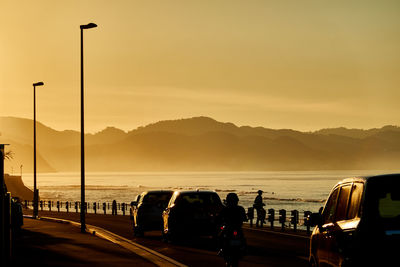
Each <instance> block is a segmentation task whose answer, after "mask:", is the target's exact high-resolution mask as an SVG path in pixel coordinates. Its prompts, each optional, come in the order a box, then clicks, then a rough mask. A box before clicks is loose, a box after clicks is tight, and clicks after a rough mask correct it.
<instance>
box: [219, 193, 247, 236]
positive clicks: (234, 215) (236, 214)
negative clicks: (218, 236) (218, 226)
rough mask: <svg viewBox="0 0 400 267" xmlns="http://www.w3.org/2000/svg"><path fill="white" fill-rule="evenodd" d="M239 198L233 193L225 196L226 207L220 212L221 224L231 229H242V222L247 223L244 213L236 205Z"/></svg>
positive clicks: (240, 207) (242, 209)
mask: <svg viewBox="0 0 400 267" xmlns="http://www.w3.org/2000/svg"><path fill="white" fill-rule="evenodd" d="M238 203H239V197H238V196H237V195H236V194H235V193H229V194H228V195H227V196H226V206H225V207H224V208H223V209H222V210H221V214H220V216H221V222H222V224H223V225H225V226H228V227H232V228H242V225H243V222H244V221H247V217H246V211H245V209H244V208H243V207H242V206H239V205H238Z"/></svg>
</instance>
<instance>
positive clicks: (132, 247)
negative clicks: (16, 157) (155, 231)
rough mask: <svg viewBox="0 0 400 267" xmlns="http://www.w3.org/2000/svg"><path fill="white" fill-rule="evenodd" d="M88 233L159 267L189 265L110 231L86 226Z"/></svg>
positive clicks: (50, 219) (44, 218)
mask: <svg viewBox="0 0 400 267" xmlns="http://www.w3.org/2000/svg"><path fill="white" fill-rule="evenodd" d="M24 218H29V219H34V218H33V216H29V215H24ZM38 219H39V220H42V221H49V222H56V223H63V224H70V225H73V226H76V227H79V228H80V227H81V224H80V223H78V222H74V221H70V220H64V219H59V218H52V217H40V218H38ZM86 232H87V233H89V234H92V235H96V236H98V237H100V238H103V239H105V240H107V241H110V242H112V243H114V244H117V245H119V246H121V247H123V248H125V249H127V250H129V251H131V252H133V253H135V254H137V255H139V256H141V257H142V258H144V259H146V260H148V261H150V262H152V263H154V264H155V265H157V266H167V267H169V266H171V267H172V266H178V267H187V265H185V264H182V263H180V262H178V261H176V260H174V259H171V258H169V257H167V256H165V255H162V254H160V253H158V252H157V251H154V250H152V249H150V248H147V247H145V246H142V245H140V244H138V243H135V242H133V241H131V240H129V239H126V238H124V237H122V236H119V235H117V234H114V233H112V232H110V231H107V230H105V229H103V228H100V227H97V226H93V225H89V224H86Z"/></svg>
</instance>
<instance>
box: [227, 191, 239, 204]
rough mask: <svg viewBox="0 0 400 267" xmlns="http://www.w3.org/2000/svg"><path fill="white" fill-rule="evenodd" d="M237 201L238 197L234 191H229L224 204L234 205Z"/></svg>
mask: <svg viewBox="0 0 400 267" xmlns="http://www.w3.org/2000/svg"><path fill="white" fill-rule="evenodd" d="M238 202H239V197H238V196H237V194H236V193H229V194H228V195H227V196H226V204H227V205H228V206H236V205H237V204H238Z"/></svg>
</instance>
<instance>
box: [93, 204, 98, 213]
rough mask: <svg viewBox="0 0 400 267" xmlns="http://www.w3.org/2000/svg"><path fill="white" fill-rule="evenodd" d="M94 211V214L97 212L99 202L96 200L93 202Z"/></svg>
mask: <svg viewBox="0 0 400 267" xmlns="http://www.w3.org/2000/svg"><path fill="white" fill-rule="evenodd" d="M93 212H94V214H97V204H96V202H93Z"/></svg>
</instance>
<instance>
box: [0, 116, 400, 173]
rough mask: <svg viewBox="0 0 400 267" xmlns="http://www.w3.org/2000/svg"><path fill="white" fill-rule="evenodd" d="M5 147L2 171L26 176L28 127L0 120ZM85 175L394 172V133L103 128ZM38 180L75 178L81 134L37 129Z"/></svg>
mask: <svg viewBox="0 0 400 267" xmlns="http://www.w3.org/2000/svg"><path fill="white" fill-rule="evenodd" d="M0 143H6V144H10V146H8V147H7V149H8V150H11V151H12V154H13V158H12V159H11V160H7V161H6V170H7V171H10V168H11V167H12V168H13V169H14V171H15V172H17V169H19V168H20V166H21V165H23V168H24V170H25V172H31V171H30V170H32V169H33V167H32V162H33V147H32V146H33V122H32V120H30V119H23V118H15V117H0ZM85 144H86V148H85V150H86V157H85V162H86V170H87V171H98V172H105V171H265V170H344V169H385V170H387V169H398V166H399V164H398V163H399V160H400V128H399V127H397V126H384V127H382V128H374V129H368V130H363V129H347V128H343V127H341V128H330V129H321V130H318V131H314V132H301V131H295V130H291V129H268V128H263V127H250V126H241V127H238V126H236V125H235V124H233V123H223V122H218V121H216V120H214V119H212V118H208V117H194V118H187V119H179V120H168V121H160V122H156V123H153V124H149V125H147V126H143V127H139V128H137V129H134V130H132V131H128V132H125V131H123V130H120V129H117V128H114V127H108V128H106V129H104V130H102V131H100V132H98V133H95V134H86V135H85ZM37 151H38V153H37V159H38V161H37V167H38V171H40V172H54V171H60V172H73V171H79V170H80V132H78V131H72V130H65V131H57V130H54V129H52V128H50V127H48V126H46V125H44V124H42V123H39V122H37Z"/></svg>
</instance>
